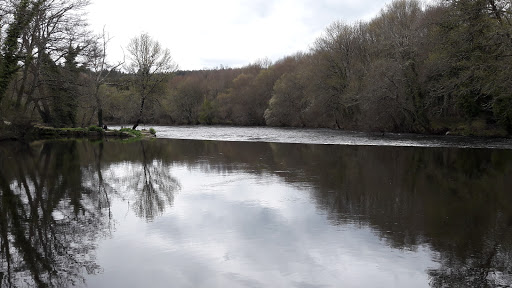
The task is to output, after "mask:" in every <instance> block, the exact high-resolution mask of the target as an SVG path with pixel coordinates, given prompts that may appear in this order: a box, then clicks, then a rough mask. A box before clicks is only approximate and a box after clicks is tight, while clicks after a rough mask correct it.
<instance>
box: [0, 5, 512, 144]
mask: <svg viewBox="0 0 512 288" xmlns="http://www.w3.org/2000/svg"><path fill="white" fill-rule="evenodd" d="M0 3H1V4H0V13H1V14H0V28H1V34H0V35H1V38H0V45H1V57H0V120H1V121H0V125H6V124H4V123H6V122H7V123H13V124H15V125H18V126H23V125H29V123H35V122H40V123H44V124H46V125H51V126H56V127H65V126H66V127H69V126H72V127H79V126H89V125H100V126H101V125H102V124H103V123H107V124H120V123H133V124H135V125H134V127H136V126H137V125H138V124H139V123H147V124H150V123H151V124H166V125H196V124H205V125H214V124H222V125H267V126H287V127H327V128H335V129H346V130H364V131H390V132H416V133H443V134H444V133H446V132H447V131H451V132H452V133H458V134H477V135H501V136H505V135H511V134H512V76H511V74H510V71H511V70H512V69H511V68H512V22H511V21H512V3H511V2H510V0H443V1H438V2H436V3H434V4H429V5H427V4H423V3H421V2H419V1H416V0H397V1H394V2H392V3H391V4H389V5H387V6H386V7H384V8H383V9H382V10H381V12H380V13H379V15H377V16H376V17H375V18H373V19H372V20H370V21H361V22H357V23H350V24H349V23H344V22H343V21H341V20H340V21H337V22H334V23H332V24H331V25H330V26H329V27H327V28H326V29H325V31H324V33H323V34H322V36H321V37H319V38H318V39H317V40H316V41H315V42H314V43H312V44H311V49H310V50H309V51H307V52H299V53H297V54H295V55H291V56H286V57H284V58H282V59H280V60H278V61H275V62H274V63H272V62H271V61H269V60H261V61H257V62H256V63H252V64H249V65H247V66H245V67H242V68H229V67H220V68H218V69H211V70H200V71H180V70H178V66H177V64H176V63H174V62H173V60H172V58H171V56H170V53H169V50H167V49H164V48H163V47H161V46H160V44H159V43H158V41H157V40H155V39H153V38H151V36H149V35H147V34H142V35H140V36H135V35H134V36H135V37H134V38H133V39H132V41H131V42H130V44H129V45H128V47H127V54H126V59H125V61H124V62H120V63H110V62H109V61H108V57H107V56H108V49H107V48H108V40H109V36H108V33H106V32H103V33H102V34H101V35H95V34H93V33H92V32H90V31H89V30H88V26H87V19H84V18H82V15H83V13H81V11H82V10H83V8H84V7H86V6H87V5H88V1H86V0H71V1H67V0H37V1H34V0H32V1H30V0H2V1H0ZM269 45H271V43H269ZM171 48H172V47H171ZM262 56H264V55H262ZM141 60H146V62H144V61H141ZM178 64H179V63H178Z"/></svg>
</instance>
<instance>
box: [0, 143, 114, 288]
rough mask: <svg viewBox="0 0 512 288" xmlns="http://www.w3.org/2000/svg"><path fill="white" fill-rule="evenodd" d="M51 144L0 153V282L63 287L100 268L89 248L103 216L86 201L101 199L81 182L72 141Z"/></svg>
mask: <svg viewBox="0 0 512 288" xmlns="http://www.w3.org/2000/svg"><path fill="white" fill-rule="evenodd" d="M16 145H19V144H16ZM56 146H58V149H55V146H54V145H49V144H43V145H42V146H36V147H35V148H33V147H28V146H23V147H18V146H15V147H14V146H13V148H14V149H10V151H9V152H7V153H6V152H5V151H1V152H0V154H1V161H2V162H3V163H1V167H3V168H4V169H2V170H0V186H1V188H0V189H1V192H2V195H1V203H0V222H1V226H0V234H1V265H2V270H3V271H4V275H3V279H2V287H12V286H14V287H18V286H29V287H31V286H37V287H69V286H72V285H79V284H80V283H81V282H83V276H82V274H83V272H84V271H85V272H86V273H97V272H98V271H100V267H98V266H97V265H96V263H95V261H94V254H93V250H94V248H95V242H96V239H97V238H98V237H101V236H102V235H104V234H105V227H106V226H107V225H108V222H109V218H108V217H107V216H108V215H107V214H105V213H104V211H103V209H96V207H94V206H93V205H92V203H93V201H92V200H93V199H95V198H96V199H97V200H98V201H100V202H101V201H103V200H102V199H101V198H99V197H97V195H95V194H96V193H95V192H96V191H94V190H92V189H90V188H89V187H85V186H83V185H82V184H83V183H82V171H81V167H80V162H79V160H80V159H79V155H78V153H77V143H76V142H61V143H58V144H56ZM13 150H14V153H12V151H13ZM5 167H10V169H5ZM84 195H89V197H87V200H89V201H83V199H84V198H83V196H84ZM102 206H106V204H105V203H103V204H102Z"/></svg>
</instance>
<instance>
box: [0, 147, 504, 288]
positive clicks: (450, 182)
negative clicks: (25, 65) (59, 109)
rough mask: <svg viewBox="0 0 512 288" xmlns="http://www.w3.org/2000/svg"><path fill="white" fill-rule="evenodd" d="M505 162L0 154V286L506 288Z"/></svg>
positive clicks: (321, 155)
mask: <svg viewBox="0 0 512 288" xmlns="http://www.w3.org/2000/svg"><path fill="white" fill-rule="evenodd" d="M511 187H512V150H500V149H461V148H432V147H430V148H425V147H394V146H387V147H381V146H344V145H311V144H283V143H256V142H222V141H203V140H170V139H157V140H155V141H140V142H133V143H120V142H112V141H111V142H104V143H99V142H89V141H56V142H51V141H50V142H37V143H32V144H30V145H22V144H19V143H0V191H1V198H0V234H1V235H0V243H1V258H0V261H1V264H0V265H1V272H0V273H1V275H0V277H1V278H2V282H1V284H2V285H1V286H2V287H34V286H39V287H45V286H51V287H69V286H73V285H75V286H85V287H429V286H433V287H509V286H510V285H512V190H511Z"/></svg>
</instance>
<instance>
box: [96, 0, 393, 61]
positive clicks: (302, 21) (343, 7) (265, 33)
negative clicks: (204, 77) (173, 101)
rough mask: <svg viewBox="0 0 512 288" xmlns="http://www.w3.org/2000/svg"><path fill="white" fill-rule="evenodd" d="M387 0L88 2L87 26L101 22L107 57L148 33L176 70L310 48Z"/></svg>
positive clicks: (367, 16)
mask: <svg viewBox="0 0 512 288" xmlns="http://www.w3.org/2000/svg"><path fill="white" fill-rule="evenodd" d="M389 2H390V1H389V0H360V1H356V0H348V1H347V0H321V1H319V0H315V1H313V0H268V1H266V0H256V1H249V0H222V1H206V0H188V1H161V0H145V1H143V3H142V4H141V1H135V0H109V1H105V0H103V1H100V0H93V1H92V4H91V5H90V7H89V8H88V12H89V19H90V23H91V26H92V28H93V29H94V30H95V31H97V32H99V31H101V30H102V28H103V26H105V28H106V30H107V31H108V32H109V33H110V35H111V36H112V37H114V38H113V39H112V41H111V42H110V45H109V54H110V55H111V57H110V58H112V59H111V60H115V59H121V58H122V49H121V47H125V46H126V45H127V43H128V41H129V39H130V38H132V37H134V36H136V35H138V34H140V33H141V32H147V33H149V34H150V35H152V36H153V37H154V38H155V39H157V40H158V41H160V42H161V43H162V44H163V45H164V46H165V47H167V48H169V49H170V50H171V52H172V54H173V55H174V59H175V60H176V62H177V63H178V64H179V65H180V68H181V69H202V68H212V67H215V66H219V65H221V64H222V65H227V66H243V65H246V64H249V63H250V62H253V61H255V60H257V59H261V58H265V57H269V58H270V59H272V60H277V59H279V58H282V57H284V56H287V55H290V54H294V53H295V52H299V51H306V50H308V49H309V47H310V45H311V44H312V43H313V41H314V40H315V39H316V37H318V36H319V35H320V34H321V32H322V31H323V30H324V28H325V27H326V26H327V25H329V24H330V23H332V22H333V21H335V20H344V21H346V22H348V23H351V22H354V21H356V20H359V19H363V20H368V19H370V18H372V17H373V16H375V15H376V14H377V13H378V12H379V11H380V9H381V8H383V7H384V6H385V4H386V3H389Z"/></svg>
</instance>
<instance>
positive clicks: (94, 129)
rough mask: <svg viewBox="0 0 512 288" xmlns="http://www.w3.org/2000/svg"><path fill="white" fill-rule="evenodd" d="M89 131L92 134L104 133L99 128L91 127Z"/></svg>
mask: <svg viewBox="0 0 512 288" xmlns="http://www.w3.org/2000/svg"><path fill="white" fill-rule="evenodd" d="M88 129H89V131H90V132H99V133H103V128H101V127H98V126H89V128H88Z"/></svg>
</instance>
